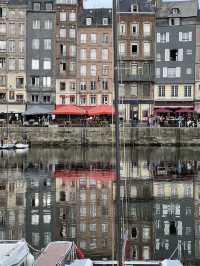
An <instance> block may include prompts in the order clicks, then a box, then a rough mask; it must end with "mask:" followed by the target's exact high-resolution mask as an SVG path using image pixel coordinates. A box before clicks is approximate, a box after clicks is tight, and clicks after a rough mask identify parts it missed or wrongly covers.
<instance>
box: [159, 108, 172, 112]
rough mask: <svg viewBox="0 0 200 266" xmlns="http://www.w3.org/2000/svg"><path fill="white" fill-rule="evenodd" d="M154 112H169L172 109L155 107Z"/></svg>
mask: <svg viewBox="0 0 200 266" xmlns="http://www.w3.org/2000/svg"><path fill="white" fill-rule="evenodd" d="M155 112H156V113H170V112H172V111H171V110H169V109H167V108H159V109H155Z"/></svg>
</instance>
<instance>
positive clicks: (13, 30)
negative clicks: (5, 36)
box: [9, 23, 15, 35]
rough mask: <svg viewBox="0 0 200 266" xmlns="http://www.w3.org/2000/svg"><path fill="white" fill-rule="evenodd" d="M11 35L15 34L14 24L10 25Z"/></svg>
mask: <svg viewBox="0 0 200 266" xmlns="http://www.w3.org/2000/svg"><path fill="white" fill-rule="evenodd" d="M9 33H10V34H11V35H13V34H15V24H14V23H10V24H9Z"/></svg>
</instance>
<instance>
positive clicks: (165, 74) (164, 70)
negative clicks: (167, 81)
mask: <svg viewBox="0 0 200 266" xmlns="http://www.w3.org/2000/svg"><path fill="white" fill-rule="evenodd" d="M163 78H167V67H163Z"/></svg>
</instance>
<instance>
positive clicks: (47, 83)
mask: <svg viewBox="0 0 200 266" xmlns="http://www.w3.org/2000/svg"><path fill="white" fill-rule="evenodd" d="M43 86H44V87H46V88H49V87H51V77H43Z"/></svg>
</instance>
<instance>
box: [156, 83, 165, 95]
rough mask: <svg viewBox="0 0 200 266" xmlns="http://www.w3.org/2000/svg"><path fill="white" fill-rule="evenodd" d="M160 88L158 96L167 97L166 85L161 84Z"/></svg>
mask: <svg viewBox="0 0 200 266" xmlns="http://www.w3.org/2000/svg"><path fill="white" fill-rule="evenodd" d="M158 90H159V92H158V96H159V97H165V86H159V87H158Z"/></svg>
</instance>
